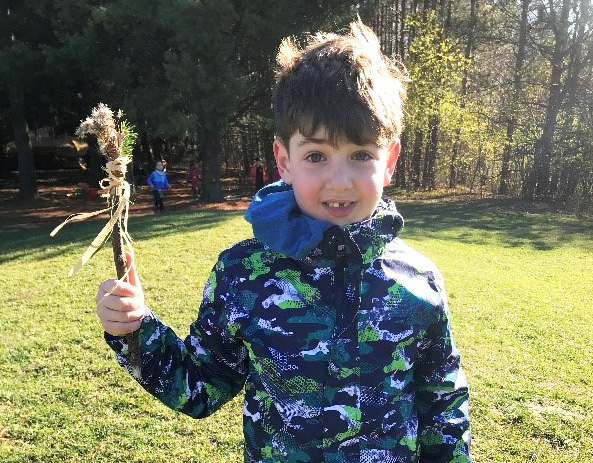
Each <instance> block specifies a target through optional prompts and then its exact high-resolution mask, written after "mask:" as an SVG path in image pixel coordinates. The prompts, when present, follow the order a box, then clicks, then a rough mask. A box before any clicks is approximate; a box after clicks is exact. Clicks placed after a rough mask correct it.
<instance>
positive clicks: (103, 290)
mask: <svg viewBox="0 0 593 463" xmlns="http://www.w3.org/2000/svg"><path fill="white" fill-rule="evenodd" d="M108 294H113V295H115V296H120V297H134V296H136V295H138V288H137V287H136V286H134V285H131V284H130V283H126V282H125V281H119V280H115V279H109V280H104V281H102V282H101V284H100V285H99V292H98V293H97V302H98V301H99V299H100V298H101V297H103V296H105V295H108Z"/></svg>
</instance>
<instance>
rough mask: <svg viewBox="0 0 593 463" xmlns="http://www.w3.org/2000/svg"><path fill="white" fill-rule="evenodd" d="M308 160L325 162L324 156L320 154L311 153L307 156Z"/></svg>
mask: <svg viewBox="0 0 593 463" xmlns="http://www.w3.org/2000/svg"><path fill="white" fill-rule="evenodd" d="M307 160H308V161H310V162H321V161H323V154H321V153H319V152H314V153H310V154H309V155H308V156H307Z"/></svg>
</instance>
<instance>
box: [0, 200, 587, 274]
mask: <svg viewBox="0 0 593 463" xmlns="http://www.w3.org/2000/svg"><path fill="white" fill-rule="evenodd" d="M398 209H399V210H400V211H401V213H402V215H403V216H404V218H405V220H406V227H405V229H404V233H403V234H402V237H403V238H404V239H405V238H406V237H409V238H412V239H418V240H421V239H426V238H430V239H435V238H436V239H441V240H452V241H457V242H461V243H472V244H493V243H498V244H500V245H502V246H506V247H519V246H531V247H532V248H534V249H537V250H543V251H545V250H551V249H555V248H558V247H562V246H573V245H576V246H579V247H581V248H583V249H585V250H588V251H593V221H591V220H590V219H589V220H587V219H579V218H577V217H572V216H568V215H563V214H558V213H551V212H535V213H534V212H529V211H524V210H517V209H516V208H513V203H511V202H505V201H501V200H492V199H484V200H476V201H463V200H461V201H436V202H432V201H430V202H426V201H418V202H401V203H398ZM242 215H243V211H175V212H173V211H171V212H168V213H166V214H164V215H155V216H143V217H131V218H130V224H129V228H130V232H131V234H132V237H133V239H134V240H136V241H140V240H143V239H148V238H155V237H165V236H168V235H172V234H175V233H178V232H186V231H197V230H205V229H209V228H211V227H213V226H216V225H219V224H222V223H223V222H225V221H227V220H230V219H232V218H235V217H239V216H242ZM104 224H105V220H104V219H102V220H92V221H89V222H83V223H74V224H70V225H68V226H67V227H66V228H64V229H63V230H61V231H60V233H58V235H57V236H56V237H54V238H51V237H50V236H49V232H50V231H51V230H50V229H46V228H40V229H34V230H21V231H18V232H17V231H15V232H3V233H1V234H0V263H4V262H10V261H13V260H17V259H20V258H23V257H26V256H27V255H29V254H31V253H35V252H38V251H41V250H44V252H43V253H41V254H40V256H39V259H46V258H51V257H55V256H57V255H60V254H63V253H64V252H70V251H73V250H81V249H86V246H88V245H89V243H90V242H91V241H92V240H93V238H94V237H95V236H96V234H97V233H98V232H99V230H100V229H101V228H102V227H103V225H104Z"/></svg>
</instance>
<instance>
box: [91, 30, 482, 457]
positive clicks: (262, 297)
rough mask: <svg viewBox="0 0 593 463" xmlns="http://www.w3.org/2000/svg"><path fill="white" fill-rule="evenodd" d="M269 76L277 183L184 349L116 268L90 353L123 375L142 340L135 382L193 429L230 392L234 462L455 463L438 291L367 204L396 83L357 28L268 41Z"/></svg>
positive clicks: (464, 396) (386, 163)
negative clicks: (190, 420)
mask: <svg viewBox="0 0 593 463" xmlns="http://www.w3.org/2000/svg"><path fill="white" fill-rule="evenodd" d="M277 62H278V64H279V72H278V78H277V83H276V88H275V92H274V103H275V104H274V107H275V117H276V133H277V138H276V140H275V141H274V144H273V149H274V155H275V158H276V163H277V166H278V170H279V172H280V175H281V177H282V180H283V182H281V183H274V184H271V185H268V186H266V187H264V188H263V189H262V190H260V191H259V193H258V194H257V195H256V197H255V198H254V200H253V201H252V203H251V205H250V206H249V209H248V210H247V212H246V219H247V220H248V221H249V222H250V223H251V224H252V227H253V233H254V238H252V239H248V240H245V241H242V242H241V243H238V244H236V245H234V246H232V247H231V248H229V249H227V250H225V251H224V252H222V253H221V255H220V256H219V259H218V262H217V263H216V265H215V266H214V268H213V270H212V273H211V274H210V277H209V278H208V280H207V282H206V285H205V288H204V294H203V301H202V304H201V307H200V310H199V314H198V317H197V320H196V321H195V322H194V323H193V324H192V325H191V327H190V332H189V335H188V336H187V338H186V339H185V341H182V340H181V339H180V338H179V337H178V336H177V335H176V334H175V333H174V332H173V330H171V329H170V328H169V327H167V326H166V325H165V324H164V323H163V322H162V321H161V320H159V318H158V317H157V316H156V315H155V314H154V312H152V311H151V310H150V309H148V308H147V307H146V306H145V304H144V295H143V292H142V287H141V285H140V282H139V280H138V276H137V274H136V270H135V268H134V265H133V262H132V258H131V256H130V257H129V258H128V266H129V267H130V269H131V270H130V283H124V282H116V281H115V280H106V281H104V282H103V283H102V284H101V285H100V288H99V292H98V294H97V301H98V303H97V314H98V316H99V318H100V320H101V322H102V324H103V327H104V329H105V331H106V334H105V339H106V340H107V343H108V344H109V346H110V347H111V348H112V349H113V350H114V351H115V352H116V358H117V360H118V362H119V363H120V364H121V365H122V366H123V367H125V368H128V370H129V349H128V345H127V341H126V338H124V337H122V336H124V335H126V334H129V333H131V332H134V331H136V330H140V331H139V338H140V350H141V352H142V365H141V367H142V368H141V376H140V378H139V379H138V382H139V383H140V384H141V385H142V387H144V388H145V389H146V390H147V391H148V392H150V393H151V394H152V395H154V396H155V397H157V398H158V399H159V400H161V401H162V402H163V403H164V404H166V405H167V406H169V407H171V408H173V409H175V410H178V411H180V412H182V413H185V414H188V415H190V416H192V417H196V418H202V417H205V416H208V415H210V414H211V413H214V412H215V411H216V410H218V409H219V408H220V407H221V406H222V405H224V404H225V403H226V402H227V401H228V400H230V399H231V398H233V397H234V396H235V395H237V394H238V393H240V392H241V390H242V389H243V388H244V389H245V398H244V406H243V413H244V418H243V430H244V436H245V444H244V445H245V446H244V459H245V462H248V463H256V462H258V463H273V462H274V463H305V462H307V463H355V462H356V463H362V462H365V463H395V462H399V463H418V462H420V463H444V462H447V463H454V462H455V463H467V462H471V457H470V428H469V408H468V386H467V382H466V379H465V375H464V374H463V371H462V369H461V366H460V357H459V352H458V350H457V348H456V347H455V343H454V342H453V338H452V334H451V327H450V314H449V310H448V307H447V297H446V292H445V287H444V283H443V279H442V277H441V275H440V273H439V271H438V270H437V268H436V267H435V266H434V264H432V263H431V262H430V261H429V260H428V259H427V258H426V257H424V256H422V255H421V254H419V253H418V252H416V251H414V250H412V249H411V248H410V247H408V246H407V245H405V244H404V243H403V241H402V240H401V239H400V238H399V237H398V235H399V233H400V231H401V229H402V226H403V219H402V217H401V215H400V214H399V213H398V212H397V210H396V208H395V205H394V204H393V202H392V201H390V200H388V199H383V198H382V193H383V188H384V187H385V186H387V185H388V184H389V182H390V180H391V177H392V175H393V172H394V169H395V165H396V161H397V157H398V154H399V135H400V133H401V128H402V114H403V109H402V104H403V101H404V99H405V90H404V87H403V83H404V81H405V80H406V79H405V76H404V75H403V74H402V73H401V72H400V71H399V70H398V69H397V67H396V66H395V65H394V64H393V63H392V62H391V61H389V59H388V58H386V57H385V56H383V55H382V54H381V51H380V46H379V42H378V39H377V37H376V36H375V35H374V33H373V32H372V31H371V30H370V29H369V28H367V27H366V26H364V25H363V24H362V23H360V22H356V23H353V24H352V25H351V31H350V33H349V34H347V35H343V36H340V35H334V34H321V33H320V34H317V35H316V36H314V37H313V38H311V40H310V42H309V44H308V46H307V47H306V48H305V49H304V50H301V49H299V48H297V47H296V46H295V45H294V43H293V42H292V41H291V40H284V41H283V42H282V45H281V47H280V51H279V53H278V58H277ZM195 252H196V254H199V253H200V249H196V250H195Z"/></svg>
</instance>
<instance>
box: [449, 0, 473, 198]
mask: <svg viewBox="0 0 593 463" xmlns="http://www.w3.org/2000/svg"><path fill="white" fill-rule="evenodd" d="M476 2H477V0H471V2H470V14H469V30H468V32H467V44H466V45H465V55H464V56H465V58H466V59H467V60H471V59H472V56H473V51H474V46H475V40H476V38H475V37H476V34H475V30H476V23H477V20H478V17H477V14H476ZM447 8H448V10H447V21H446V24H448V25H449V27H450V26H451V1H449V2H448V7H447ZM446 30H447V29H446ZM467 87H468V68H467V67H466V68H465V69H464V70H463V77H462V79H461V109H462V110H463V109H465V100H466V98H467ZM460 140H461V128H457V130H456V131H455V141H454V142H453V153H452V154H451V165H450V166H449V188H455V187H456V186H457V159H459V154H460V151H461V142H460Z"/></svg>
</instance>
